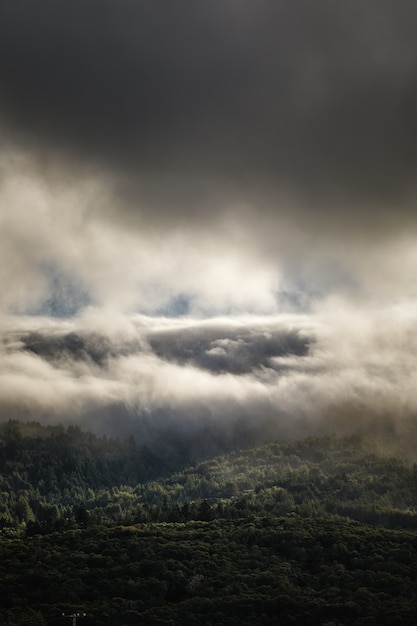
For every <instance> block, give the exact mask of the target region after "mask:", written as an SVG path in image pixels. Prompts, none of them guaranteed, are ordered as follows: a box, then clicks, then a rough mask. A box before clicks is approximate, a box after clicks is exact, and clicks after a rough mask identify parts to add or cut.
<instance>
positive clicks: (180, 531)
mask: <svg viewBox="0 0 417 626" xmlns="http://www.w3.org/2000/svg"><path fill="white" fill-rule="evenodd" d="M0 552H1V556H2V558H1V561H0V580H1V583H0V584H1V594H0V597H1V598H2V600H1V610H0V616H1V617H2V618H3V623H5V624H7V623H10V617H9V618H8V616H10V615H11V614H13V612H16V610H17V607H22V606H26V607H28V608H27V610H29V609H30V610H31V611H32V612H33V615H35V614H36V615H40V616H41V617H42V616H43V619H45V620H47V622H48V623H50V624H55V623H58V621H57V619H56V616H58V615H60V614H61V612H66V613H69V612H73V611H76V610H80V609H81V610H83V611H85V612H86V613H87V618H86V619H85V622H84V621H82V620H80V624H81V623H85V626H88V624H90V623H94V624H102V625H103V626H105V625H107V624H116V625H120V626H122V625H125V624H135V623H140V624H142V623H143V624H147V625H148V626H157V625H158V626H159V625H160V624H168V623H173V624H184V625H188V624H190V625H191V624H198V623H204V624H207V625H208V626H210V625H214V624H217V625H218V624H243V625H253V624H271V625H272V624H277V623H284V624H300V625H301V624H302V625H303V626H304V625H309V624H311V625H313V624H314V625H315V624H325V623H331V622H332V621H333V622H334V623H337V624H343V625H348V624H349V625H352V624H353V625H355V624H357V625H359V624H365V623H367V624H377V625H378V626H380V625H381V626H384V625H392V624H405V625H411V624H415V615H416V614H417V542H416V537H415V533H414V532H409V531H390V530H386V529H382V528H380V529H376V528H372V527H370V526H365V525H361V524H359V523H357V522H347V521H343V520H338V519H333V520H332V519H328V518H327V519H320V518H302V517H299V516H296V515H292V516H287V517H281V518H274V517H265V518H256V517H252V518H249V519H237V520H212V521H210V522H196V521H191V522H188V523H187V524H184V523H180V524H178V523H177V524H174V523H171V524H169V523H159V524H156V523H154V524H141V525H138V526H119V527H113V528H105V527H102V526H90V527H89V528H84V529H73V530H66V531H62V532H55V533H51V534H48V535H37V536H34V537H31V538H25V537H24V536H22V535H20V536H18V535H16V536H14V537H13V536H8V535H7V534H6V535H4V534H3V536H2V537H0ZM8 619H9V622H8V621H7V620H8ZM19 619H20V618H19ZM0 623H1V622H0ZM13 623H22V624H26V623H27V624H32V623H34V624H37V623H39V624H42V622H31V621H22V622H13Z"/></svg>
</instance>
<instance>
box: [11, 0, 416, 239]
mask: <svg viewBox="0 0 417 626" xmlns="http://www.w3.org/2000/svg"><path fill="white" fill-rule="evenodd" d="M416 18H417V15H416V9H415V6H414V3H412V2H408V1H405V2H402V3H401V6H400V7H399V6H398V4H397V3H394V2H387V1H385V2H367V3H366V5H365V4H363V3H360V2H352V3H334V2H329V1H323V0H319V1H318V2H314V3H311V2H308V1H304V0H300V1H296V2H288V1H284V2H282V1H279V2H272V1H265V0H262V1H261V2H257V3H254V2H250V1H249V0H248V1H246V0H241V1H240V2H234V1H227V0H226V2H224V1H220V0H219V1H217V0H214V1H213V0H211V1H210V2H206V1H204V0H203V1H202V2H198V3H195V2H191V1H182V0H180V2H175V3H172V2H168V1H162V0H161V1H158V0H157V1H156V2H155V1H152V2H150V1H144V2H140V3H136V2H131V1H130V0H122V1H121V2H118V3H117V4H116V3H115V2H113V1H111V0H104V1H103V0H102V1H100V2H97V1H96V0H88V1H87V2H81V1H78V0H77V1H75V2H74V1H73V2H68V1H64V2H60V3H59V4H58V3H54V2H52V1H50V0H49V1H45V0H41V1H40V2H36V3H32V2H27V1H24V0H18V1H17V2H14V3H3V4H2V7H1V8H0V23H1V27H0V28H1V32H0V35H1V36H0V42H1V43H0V54H1V58H2V63H1V67H0V88H1V100H0V103H1V109H2V111H3V120H4V125H6V126H7V128H8V129H9V132H10V135H9V138H10V141H17V142H18V143H19V145H24V146H25V147H28V149H29V150H31V151H34V152H35V154H40V155H42V156H40V158H42V157H43V158H49V159H59V158H63V157H66V158H68V159H69V161H70V162H71V161H73V162H76V163H78V164H79V166H81V167H87V168H88V167H91V168H98V169H99V170H101V171H104V172H105V175H106V176H108V177H111V178H112V179H113V183H114V185H115V187H116V189H117V193H118V194H119V195H120V196H121V197H123V198H124V202H120V203H119V206H118V214H119V218H117V219H121V218H120V213H121V212H122V211H123V209H126V215H125V219H126V220H128V221H132V220H133V222H135V221H136V220H137V219H139V218H138V217H137V215H136V213H137V211H138V204H139V205H140V211H145V215H146V220H153V219H156V220H157V221H162V220H163V221H164V223H167V221H168V222H169V225H170V226H172V224H173V223H174V224H175V223H178V220H179V219H181V218H182V219H189V218H190V217H191V219H201V220H203V221H207V213H209V214H210V216H209V219H211V217H212V214H213V213H216V212H218V211H223V210H224V208H225V206H224V205H225V204H227V203H231V204H236V203H237V204H241V203H249V204H256V210H257V212H259V211H260V212H261V213H265V214H266V215H268V216H269V217H271V215H272V216H276V214H278V216H279V213H280V212H281V211H283V210H284V212H285V211H288V207H282V205H283V204H285V202H288V194H290V196H293V197H294V200H293V201H292V202H291V210H292V211H293V215H294V208H297V211H298V212H299V215H298V217H297V222H298V224H304V223H305V221H306V220H307V221H308V222H309V224H308V227H309V228H313V229H314V227H315V224H317V221H318V222H319V223H320V228H323V227H325V226H326V225H327V227H332V230H333V231H334V230H337V228H338V227H339V226H340V224H343V227H344V228H347V227H349V226H350V225H351V223H352V219H353V220H354V221H355V224H354V228H363V229H365V230H366V231H367V233H368V235H369V234H372V233H373V232H375V231H376V232H378V231H380V230H384V229H387V228H388V229H391V228H395V226H396V225H397V226H399V227H401V226H400V225H399V224H398V220H397V219H396V218H395V219H394V218H393V216H392V210H393V209H392V203H393V202H395V203H396V210H397V211H398V210H400V211H401V213H402V215H403V218H404V220H406V222H407V225H409V224H410V219H411V217H412V216H413V213H412V211H413V207H412V206H410V203H412V201H413V199H414V197H415V183H414V169H415V166H416V149H415V140H416V130H417V129H416V121H415V109H416V94H417V84H416V69H417V44H416V42H415V36H414V24H415V21H416ZM7 136H8V135H7V133H6V137H7ZM63 167H66V166H65V165H64V166H63ZM67 167H69V166H67ZM294 205H296V207H294Z"/></svg>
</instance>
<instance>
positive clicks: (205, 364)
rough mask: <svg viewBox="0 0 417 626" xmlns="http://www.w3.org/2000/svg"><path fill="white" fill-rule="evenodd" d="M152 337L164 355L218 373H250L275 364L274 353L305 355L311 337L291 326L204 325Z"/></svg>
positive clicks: (277, 354) (152, 343)
mask: <svg viewBox="0 0 417 626" xmlns="http://www.w3.org/2000/svg"><path fill="white" fill-rule="evenodd" d="M148 341H149V343H150V346H151V347H152V349H153V350H154V351H155V353H156V354H157V355H158V356H159V357H161V358H165V359H168V360H174V361H175V362H177V363H180V364H183V365H186V364H188V365H193V366H196V367H201V368H203V369H207V370H209V371H211V372H214V373H215V372H219V373H220V372H222V373H225V372H229V373H232V374H247V373H250V372H252V371H253V370H256V369H259V368H261V367H265V368H273V367H274V365H273V361H272V360H271V359H272V358H273V357H282V356H289V355H295V356H299V357H300V356H305V355H306V354H307V353H308V346H309V343H310V342H311V339H308V338H307V337H306V336H303V335H301V334H300V333H299V332H298V331H292V330H291V329H276V328H274V329H268V330H266V329H256V328H255V329H253V328H240V329H234V328H230V326H229V327H223V328H222V327H221V326H220V327H213V326H212V327H209V328H207V327H204V326H203V327H194V328H186V329H184V330H180V331H178V330H170V331H165V332H163V333H153V334H152V335H150V337H149V339H148Z"/></svg>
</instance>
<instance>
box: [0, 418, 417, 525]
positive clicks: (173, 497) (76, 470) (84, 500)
mask: <svg viewBox="0 0 417 626" xmlns="http://www.w3.org/2000/svg"><path fill="white" fill-rule="evenodd" d="M294 513H295V514H299V515H303V516H331V515H338V516H343V517H350V518H353V519H356V520H359V521H363V522H366V523H370V524H377V525H382V526H386V527H389V528H397V527H398V528H401V527H404V528H417V470H416V467H415V466H411V465H406V464H405V463H403V462H401V461H400V460H398V459H395V458H391V457H381V456H379V455H377V454H376V452H375V450H374V449H373V447H372V444H371V443H370V442H367V441H364V440H361V439H359V438H357V437H351V438H344V439H339V438H336V437H325V438H321V439H313V438H309V439H305V440H303V441H297V442H292V443H289V444H288V443H287V444H280V443H278V442H273V443H269V444H267V445H263V446H258V447H256V448H253V449H249V450H242V451H240V452H233V453H229V454H226V455H224V456H220V457H216V458H213V459H210V460H207V461H205V462H202V463H199V464H198V465H196V466H193V467H188V468H186V469H183V470H182V471H179V472H178V471H176V472H173V470H172V469H170V468H169V467H168V466H167V464H166V462H164V461H162V460H161V459H159V458H158V457H157V456H156V455H155V454H153V453H152V452H151V451H150V450H148V449H147V448H138V447H137V446H136V443H135V441H134V439H133V438H129V439H127V440H126V441H124V442H120V441H117V440H114V439H107V438H105V437H104V438H98V437H96V436H95V435H93V434H91V433H87V432H83V431H81V430H80V429H79V428H78V427H74V426H72V427H71V426H70V427H68V428H67V429H64V428H63V427H61V426H53V427H52V426H47V427H44V426H40V425H39V424H37V423H33V422H32V423H27V424H23V423H19V422H15V421H9V422H7V423H5V424H2V425H0V524H1V525H2V526H6V527H7V526H15V527H18V526H22V525H24V526H26V525H29V526H31V525H32V526H33V524H37V526H36V528H38V529H39V527H42V528H43V529H44V530H45V529H47V528H50V529H52V528H55V527H56V525H57V524H58V525H59V524H61V525H62V524H63V523H64V522H65V523H67V524H68V523H70V520H75V521H77V520H78V521H83V522H84V523H87V521H93V520H96V521H98V520H99V521H101V522H106V523H109V522H111V523H112V522H114V521H116V522H119V523H137V522H147V521H188V520H190V519H197V520H209V519H214V518H231V519H236V518H242V517H248V516H251V515H255V516H277V515H290V514H294ZM34 530H36V529H34Z"/></svg>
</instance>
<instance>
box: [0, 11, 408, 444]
mask: <svg viewBox="0 0 417 626" xmlns="http://www.w3.org/2000/svg"><path fill="white" fill-rule="evenodd" d="M416 23H417V8H416V5H415V2H412V1H411V0H410V1H409V0H401V2H394V1H393V0H392V1H388V0H378V1H376V0H375V1H374V0H369V1H367V2H363V1H362V0H361V1H359V0H353V1H351V2H335V1H334V0H315V1H314V2H311V0H284V1H280V0H273V1H272V0H271V1H267V0H257V1H256V2H254V1H253V0H207V1H205V0H199V1H198V2H196V1H195V0H188V1H185V0H176V1H175V2H172V0H143V1H133V0H117V1H116V0H60V2H56V1H55V0H49V1H46V0H37V1H36V2H33V1H32V0H27V1H25V0H14V1H13V2H2V3H1V4H0V59H1V61H0V150H1V152H0V277H1V287H2V288H1V293H0V314H1V320H2V331H1V335H2V342H1V345H2V348H1V350H2V352H3V357H2V361H1V365H0V416H1V418H2V419H7V418H8V417H19V418H21V419H41V420H43V421H60V420H62V421H68V420H69V419H72V420H76V421H78V422H80V423H85V424H87V425H89V427H94V428H96V429H97V430H100V429H101V430H106V428H107V429H110V430H113V431H114V430H117V429H116V428H115V426H114V424H115V423H116V422H115V419H116V418H117V419H119V418H120V415H121V414H123V415H124V416H125V418H126V419H127V420H128V421H129V420H130V422H129V423H131V424H135V423H136V422H138V421H140V420H142V422H143V420H144V419H145V418H146V420H147V423H150V424H156V423H158V420H160V421H161V420H162V421H164V420H165V421H167V420H168V421H169V420H170V419H172V420H173V422H172V423H173V424H175V425H177V424H179V423H181V424H182V426H181V428H185V427H184V423H187V424H188V425H189V424H195V423H196V422H198V423H203V422H204V423H209V424H210V427H211V428H215V427H216V426H215V424H223V425H224V424H225V423H226V422H227V423H232V424H235V423H237V422H239V420H242V419H243V420H244V421H245V423H246V424H247V423H253V424H258V425H259V429H260V430H261V431H263V432H264V435H265V438H267V437H268V436H273V435H274V434H276V433H278V434H279V433H282V432H284V431H285V432H287V433H293V434H294V435H297V436H298V435H303V434H309V433H310V432H328V431H330V432H333V431H334V432H351V431H355V430H360V431H369V430H371V431H372V432H380V433H382V435H383V436H384V437H385V438H387V439H389V438H397V439H399V440H406V441H413V442H414V441H416V439H415V437H414V434H413V436H411V433H414V430H415V425H414V419H415V415H416V412H417V385H416V382H417V381H416V378H417V376H416V373H415V354H416V348H417V336H416V312H417V281H416V278H417V247H416V237H417V217H416V215H417V213H416V196H417V193H416V192H417V176H416V165H417V148H416V147H417V39H416V37H415V27H416ZM126 416H127V417H126ZM144 416H145V418H144ZM161 416H162V417H161ZM239 423H240V422H239ZM109 425H111V427H110V426H109ZM190 427H191V426H190ZM236 428H237V429H239V428H240V426H237V427H236ZM382 435H381V436H382Z"/></svg>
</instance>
